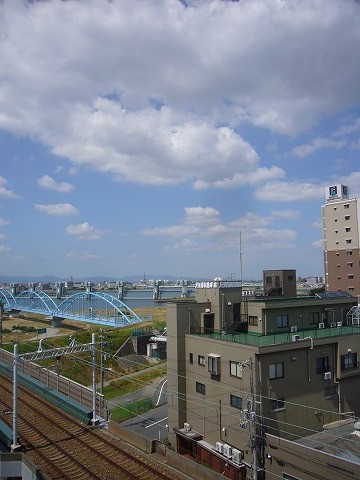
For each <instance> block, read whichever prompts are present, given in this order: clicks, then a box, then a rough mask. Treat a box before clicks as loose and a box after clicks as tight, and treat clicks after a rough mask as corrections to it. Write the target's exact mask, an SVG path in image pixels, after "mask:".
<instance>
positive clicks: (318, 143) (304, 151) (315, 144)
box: [292, 138, 347, 158]
mask: <svg viewBox="0 0 360 480" xmlns="http://www.w3.org/2000/svg"><path fill="white" fill-rule="evenodd" d="M346 145H347V141H346V140H334V139H331V138H315V139H314V140H312V141H311V142H310V143H307V144H303V145H299V146H297V147H295V148H294V149H293V151H292V154H293V155H294V156H295V157H300V158H302V157H308V156H309V155H311V154H313V153H314V152H316V151H317V150H323V149H326V148H329V149H336V150H339V149H340V148H343V147H345V146H346Z"/></svg>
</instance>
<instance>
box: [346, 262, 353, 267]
mask: <svg viewBox="0 0 360 480" xmlns="http://www.w3.org/2000/svg"><path fill="white" fill-rule="evenodd" d="M346 265H347V266H348V267H352V266H353V265H354V264H353V262H347V264H346Z"/></svg>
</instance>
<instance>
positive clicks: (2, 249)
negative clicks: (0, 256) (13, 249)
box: [0, 245, 10, 253]
mask: <svg viewBox="0 0 360 480" xmlns="http://www.w3.org/2000/svg"><path fill="white" fill-rule="evenodd" d="M9 250H10V247H8V246H7V245H0V253H3V252H8V251H9Z"/></svg>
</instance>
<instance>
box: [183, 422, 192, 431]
mask: <svg viewBox="0 0 360 480" xmlns="http://www.w3.org/2000/svg"><path fill="white" fill-rule="evenodd" d="M184 430H185V432H190V431H191V425H190V423H186V422H185V423H184Z"/></svg>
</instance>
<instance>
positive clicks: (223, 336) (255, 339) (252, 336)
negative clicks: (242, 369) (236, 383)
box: [192, 325, 360, 347]
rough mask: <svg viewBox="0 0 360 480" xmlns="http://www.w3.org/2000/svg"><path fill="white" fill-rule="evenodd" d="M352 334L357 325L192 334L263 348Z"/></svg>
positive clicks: (214, 331) (196, 332) (358, 331)
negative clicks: (292, 330) (266, 331)
mask: <svg viewBox="0 0 360 480" xmlns="http://www.w3.org/2000/svg"><path fill="white" fill-rule="evenodd" d="M354 333H358V334H360V326H359V325H345V326H342V327H338V326H336V327H330V328H317V329H311V330H300V331H299V330H298V331H297V332H296V333H293V332H287V333H268V334H267V335H264V334H256V333H227V332H224V331H220V330H213V331H211V332H209V331H204V330H203V329H199V330H196V331H195V332H192V334H193V335H200V336H204V337H209V338H212V339H213V340H222V341H225V342H233V343H242V344H244V345H251V346H254V347H265V346H268V345H280V344H283V343H293V342H295V341H297V340H303V339H305V338H307V337H311V338H313V339H314V340H315V339H319V338H326V337H336V336H339V335H351V334H354Z"/></svg>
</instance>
